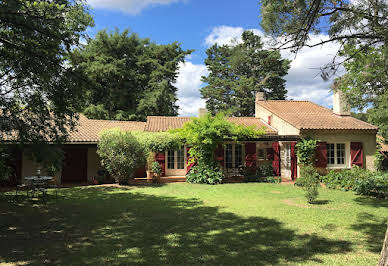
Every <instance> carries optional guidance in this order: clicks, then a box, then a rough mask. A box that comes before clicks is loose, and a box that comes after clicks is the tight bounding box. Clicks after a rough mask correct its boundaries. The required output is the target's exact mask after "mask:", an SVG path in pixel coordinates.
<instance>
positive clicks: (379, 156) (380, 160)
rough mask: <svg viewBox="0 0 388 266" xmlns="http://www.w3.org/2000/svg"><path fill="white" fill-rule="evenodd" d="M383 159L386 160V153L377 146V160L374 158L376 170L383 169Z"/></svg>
mask: <svg viewBox="0 0 388 266" xmlns="http://www.w3.org/2000/svg"><path fill="white" fill-rule="evenodd" d="M383 161H384V155H383V154H382V153H381V152H380V150H379V148H377V150H376V153H375V160H374V166H375V170H377V171H381V170H383Z"/></svg>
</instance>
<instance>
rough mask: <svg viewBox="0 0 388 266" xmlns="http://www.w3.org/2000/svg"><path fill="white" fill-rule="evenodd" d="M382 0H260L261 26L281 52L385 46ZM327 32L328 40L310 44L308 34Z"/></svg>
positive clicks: (387, 9) (386, 30) (385, 7)
mask: <svg viewBox="0 0 388 266" xmlns="http://www.w3.org/2000/svg"><path fill="white" fill-rule="evenodd" d="M387 12H388V3H387V2H386V1H384V0H359V1H347V0H338V1H331V0H300V1H280V0H276V1H273V0H261V17H262V21H261V26H262V27H263V29H264V31H265V32H266V33H267V34H270V35H271V36H272V37H274V38H275V41H276V43H277V44H279V45H280V47H282V48H284V49H293V50H294V51H298V50H300V49H301V48H302V47H305V46H307V47H314V46H318V45H322V44H324V43H328V42H333V41H340V42H342V43H344V44H349V43H356V44H359V45H363V46H364V45H366V46H370V45H374V44H384V43H386V42H387V36H388V27H387V23H388V19H387V17H388V13H387ZM326 29H328V30H327V33H328V34H329V38H328V39H326V40H321V41H319V42H317V43H309V40H310V38H311V36H310V34H318V33H321V32H323V31H324V30H326Z"/></svg>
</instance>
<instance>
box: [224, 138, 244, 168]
mask: <svg viewBox="0 0 388 266" xmlns="http://www.w3.org/2000/svg"><path fill="white" fill-rule="evenodd" d="M227 145H232V167H231V168H227V167H226V150H227ZM236 145H241V166H244V165H245V145H244V143H225V144H224V168H225V169H234V168H237V167H238V165H236Z"/></svg>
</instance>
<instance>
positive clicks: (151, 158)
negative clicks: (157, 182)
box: [146, 152, 155, 180]
mask: <svg viewBox="0 0 388 266" xmlns="http://www.w3.org/2000/svg"><path fill="white" fill-rule="evenodd" d="M154 161H155V154H154V153H153V152H150V153H149V154H148V157H147V169H146V172H147V179H149V180H152V179H153V176H154V173H153V171H152V163H153V162H154Z"/></svg>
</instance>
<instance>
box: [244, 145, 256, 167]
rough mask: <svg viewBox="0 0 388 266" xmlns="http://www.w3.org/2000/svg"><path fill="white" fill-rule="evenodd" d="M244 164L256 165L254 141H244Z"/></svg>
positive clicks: (247, 165) (248, 165)
mask: <svg viewBox="0 0 388 266" xmlns="http://www.w3.org/2000/svg"><path fill="white" fill-rule="evenodd" d="M245 166H246V167H250V168H251V167H256V143H255V142H248V143H245Z"/></svg>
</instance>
